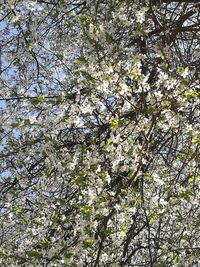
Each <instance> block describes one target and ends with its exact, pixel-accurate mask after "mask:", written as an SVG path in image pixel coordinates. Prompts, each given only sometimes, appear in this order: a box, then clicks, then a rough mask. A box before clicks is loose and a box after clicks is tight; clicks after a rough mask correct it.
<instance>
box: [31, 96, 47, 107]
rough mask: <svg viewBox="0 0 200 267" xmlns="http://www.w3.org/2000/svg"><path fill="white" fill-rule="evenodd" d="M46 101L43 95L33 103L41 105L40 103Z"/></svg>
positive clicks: (34, 99)
mask: <svg viewBox="0 0 200 267" xmlns="http://www.w3.org/2000/svg"><path fill="white" fill-rule="evenodd" d="M44 100H45V98H44V97H43V96H42V95H39V96H37V97H35V98H33V99H32V100H31V103H32V104H33V105H37V104H40V103H42V102H44Z"/></svg>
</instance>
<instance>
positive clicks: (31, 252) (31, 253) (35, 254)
mask: <svg viewBox="0 0 200 267" xmlns="http://www.w3.org/2000/svg"><path fill="white" fill-rule="evenodd" d="M26 254H27V255H28V256H29V257H31V258H36V259H40V258H41V257H42V256H41V254H40V253H39V252H37V251H35V250H28V251H27V252H26Z"/></svg>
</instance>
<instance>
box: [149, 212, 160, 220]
mask: <svg viewBox="0 0 200 267" xmlns="http://www.w3.org/2000/svg"><path fill="white" fill-rule="evenodd" d="M157 216H158V212H157V211H152V212H151V213H150V214H149V216H148V221H149V222H152V221H153V220H154V219H155V218H156V217H157Z"/></svg>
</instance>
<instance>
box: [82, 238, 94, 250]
mask: <svg viewBox="0 0 200 267" xmlns="http://www.w3.org/2000/svg"><path fill="white" fill-rule="evenodd" d="M94 243H95V240H94V239H86V240H84V241H83V245H84V247H86V248H88V247H92V246H93V244H94Z"/></svg>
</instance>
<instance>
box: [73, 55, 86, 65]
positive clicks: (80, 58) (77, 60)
mask: <svg viewBox="0 0 200 267" xmlns="http://www.w3.org/2000/svg"><path fill="white" fill-rule="evenodd" d="M75 63H76V64H86V63H87V60H86V59H85V57H84V56H80V57H78V58H77V59H76V60H75Z"/></svg>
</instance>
